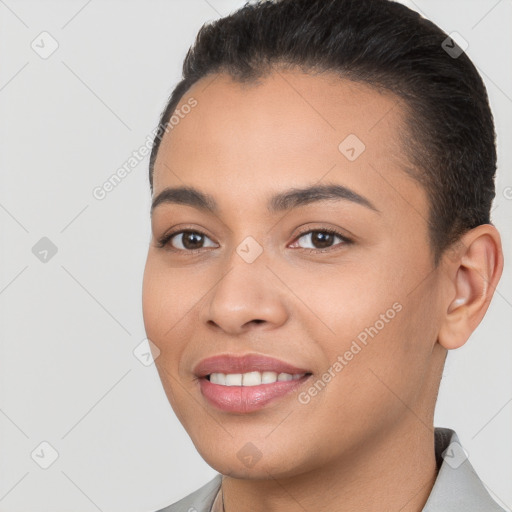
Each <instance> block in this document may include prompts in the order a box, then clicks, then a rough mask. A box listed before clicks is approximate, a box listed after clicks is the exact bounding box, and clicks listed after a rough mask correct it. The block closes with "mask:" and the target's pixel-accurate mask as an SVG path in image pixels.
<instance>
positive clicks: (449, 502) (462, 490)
mask: <svg viewBox="0 0 512 512" xmlns="http://www.w3.org/2000/svg"><path fill="white" fill-rule="evenodd" d="M435 453H436V459H437V462H438V467H439V472H438V475H437V478H436V481H435V483H434V487H433V488H432V491H431V492H430V496H429V498H428V500H427V503H426V504H425V507H424V508H423V511H422V512H454V511H460V510H463V511H464V512H482V511H484V510H485V512H505V511H504V509H502V508H501V507H499V506H498V505H497V503H496V502H495V501H494V500H493V499H492V498H491V496H490V494H489V493H488V492H487V490H486V488H485V486H484V484H483V483H482V481H481V480H480V478H478V476H477V474H476V473H475V470H474V469H473V466H472V465H471V464H470V462H469V460H468V459H467V457H466V454H465V453H464V450H463V449H462V446H461V445H460V442H459V438H458V437H457V434H456V433H455V432H454V431H453V430H451V429H449V428H436V429H435ZM221 480H222V475H221V474H220V473H218V474H217V475H215V477H214V478H213V479H212V480H210V481H209V482H208V483H206V484H205V485H203V486H202V487H201V488H199V489H197V490H196V491H194V492H193V493H191V494H189V495H188V496H186V497H185V498H183V499H182V500H180V501H178V502H176V503H174V504H173V505H170V506H168V507H166V508H163V509H161V510H159V511H158V512H210V510H211V507H212V504H213V501H214V500H215V496H216V495H217V493H218V491H219V489H220V484H221Z"/></svg>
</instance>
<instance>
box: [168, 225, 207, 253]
mask: <svg viewBox="0 0 512 512" xmlns="http://www.w3.org/2000/svg"><path fill="white" fill-rule="evenodd" d="M208 241H209V242H210V243H208ZM168 245H170V249H171V250H173V251H182V252H192V251H196V250H199V249H203V248H204V247H215V244H214V243H213V242H212V241H211V240H210V238H208V237H207V236H206V235H205V234H204V233H201V232H200V231H193V230H190V229H189V230H181V231H175V232H174V233H169V234H167V235H164V236H163V237H162V238H161V239H160V240H159V241H158V247H160V248H163V247H165V246H168Z"/></svg>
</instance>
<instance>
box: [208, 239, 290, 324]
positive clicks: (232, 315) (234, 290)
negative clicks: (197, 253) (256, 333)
mask: <svg viewBox="0 0 512 512" xmlns="http://www.w3.org/2000/svg"><path fill="white" fill-rule="evenodd" d="M267 262H268V258H267V255H266V253H265V252H264V250H263V247H262V246H261V245H260V244H259V243H258V242H257V241H256V240H255V239H254V238H252V237H247V238H246V239H244V240H243V241H242V242H241V243H240V244H239V245H238V246H237V247H235V248H234V250H233V252H232V253H231V255H230V257H229V258H228V259H227V260H226V261H225V265H222V266H221V268H222V276H220V279H219V280H218V282H217V284H216V285H214V287H213V289H212V291H211V293H210V294H209V295H208V300H207V301H206V304H205V307H204V309H203V312H202V321H203V322H204V323H208V322H209V323H211V322H213V323H214V324H216V325H217V326H218V327H220V328H221V329H223V330H225V331H229V332H231V333H236V332H240V331H241V330H243V329H246V328H247V326H248V325H249V324H250V322H253V321H257V322H254V323H258V324H259V323H262V322H265V323H269V324H273V325H274V326H275V325H279V324H281V323H283V322H284V321H286V317H287V312H286V304H285V303H284V300H283V298H284V297H283V294H282V290H281V286H280V283H279V280H277V279H276V278H275V276H273V274H272V272H271V271H270V270H269V269H268V268H267V266H266V265H267Z"/></svg>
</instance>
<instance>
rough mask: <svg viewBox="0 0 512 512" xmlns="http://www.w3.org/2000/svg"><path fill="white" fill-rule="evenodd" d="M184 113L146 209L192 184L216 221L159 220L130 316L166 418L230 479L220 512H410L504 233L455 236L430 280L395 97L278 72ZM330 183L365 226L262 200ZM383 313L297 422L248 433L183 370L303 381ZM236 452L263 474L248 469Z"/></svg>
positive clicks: (297, 410) (327, 209) (178, 213)
mask: <svg viewBox="0 0 512 512" xmlns="http://www.w3.org/2000/svg"><path fill="white" fill-rule="evenodd" d="M190 97H193V98H195V99H196V100H197V106H195V108H193V109H192V110H191V112H190V113H188V114H187V115H186V116H184V117H183V119H181V120H180V122H179V124H177V125H176V126H174V127H173V129H172V130H170V131H169V132H168V133H166V134H165V136H164V138H163V141H162V145H161V147H160V150H159V153H158V157H157V160H156V163H155V171H154V193H153V198H156V197H157V196H158V194H159V193H160V192H161V191H162V190H164V189H165V188H166V187H179V186H190V187H194V188H197V189H198V190H200V191H201V192H203V193H205V194H209V195H210V196H212V197H213V198H214V199H215V201H216V202H217V203H218V206H219V210H218V212H217V213H216V214H212V213H209V212H206V211H202V210H201V209H198V208H195V207H193V206H189V205H185V204H174V203H161V204H160V205H158V206H157V207H156V208H155V209H154V210H153V212H152V218H151V226H152V239H151V244H150V247H149V252H148V257H147V263H146V267H145V272H144V282H143V315H144V323H145V328H146V332H147V335H148V338H149V339H150V340H151V341H152V342H153V343H154V344H155V345H156V346H157V347H158V349H159V351H160V354H159V355H158V357H157V358H156V366H157V369H158V372H159V375H160V378H161V380H162V384H163V386H164V389H165V392H166V395H167V397H168V399H169V402H170V404H171V405H172V407H173V409H174V411H175V413H176V415H177V416H178V418H179V420H180V421H181V423H182V424H183V426H184V428H185V429H186V431H187V432H188V434H189V435H190V437H191V439H192V441H193V443H194V445H195V446H196V448H197V450H198V451H199V453H200V454H201V456H202V457H203V458H204V459H205V461H206V462H207V463H208V464H209V465H210V466H212V467H213V468H214V469H215V470H217V471H219V472H220V473H223V474H224V475H226V476H225V477H224V480H223V484H222V489H223V493H224V503H225V508H226V511H227V512H249V511H250V512H272V511H279V512H292V511H293V512H295V511H304V510H315V511H325V512H327V511H329V512H345V511H353V510H362V511H363V510H364V511H366V512H373V511H375V512H377V511H379V512H382V510H396V511H398V510H400V511H401V512H412V511H420V510H421V509H422V507H423V505H424V504H425V502H426V500H427V498H428V496H429V494H430V491H431V489H432V485H433V483H434V481H435V478H436V465H435V458H434V429H433V414H434V406H435V400H436V396H437V391H438V386H439V382H440V378H441V374H442V368H443V364H444V360H445V356H446V353H447V350H449V349H456V348H458V347H461V346H462V345H464V343H466V341H467V340H468V338H469V336H470V334H471V333H472V332H473V331H474V330H475V328H476V327H477V325H478V324H479V323H480V321H481V320H482V318H483V316H484V314H485V312H486V310H487V308H488V306H489V302H490V300H491V298H492V295H493V292H494V289H495V287H496V285H497V283H498V281H499V278H500V276H501V272H502V268H503V256H502V249H501V242H500V236H499V234H498V232H497V230H496V229H495V228H494V227H493V226H492V225H487V224H486V225H481V226H478V227H477V228H475V229H473V230H471V231H469V232H467V233H466V234H465V235H464V236H463V237H462V238H461V239H460V243H458V244H456V245H455V246H454V247H453V248H452V249H451V250H449V251H447V253H446V254H445V255H444V256H443V258H442V260H441V262H440V263H439V265H438V266H437V267H436V268H434V266H433V257H432V249H431V246H430V241H429V236H428V231H427V222H426V219H427V218H428V199H427V196H426V193H425V191H424V189H423V188H422V187H421V186H420V185H419V184H418V183H417V182H416V181H414V180H413V179H412V178H411V177H410V176H409V175H408V174H406V172H405V168H406V167H411V164H410V162H408V161H407V158H406V157H405V156H404V155H405V153H404V151H403V148H401V147H400V145H399V143H398V140H399V137H398V133H399V130H400V129H404V128H403V119H402V112H403V111H402V108H401V104H400V101H399V99H398V98H397V97H396V96H394V95H393V94H391V93H385V92H379V91H376V90H375V89H373V88H370V87H368V86H366V85H364V84H358V83H353V82H349V81H346V80H341V79H339V78H338V77H336V76H334V75H330V74H327V73H326V74H322V75H319V74H317V75H313V74H305V73H303V72H302V71H300V70H291V69H288V70H284V69H281V70H278V69H276V70H274V71H273V72H272V74H270V75H269V76H267V77H265V78H264V79H262V80H260V81H259V82H258V83H257V84H240V83H236V82H234V81H233V80H232V79H231V78H230V77H229V76H227V75H224V74H216V75H210V76H207V77H205V78H203V79H202V80H200V81H199V82H197V83H196V84H194V86H193V87H192V88H191V89H190V90H189V91H188V92H187V93H186V94H185V96H184V98H182V100H181V101H180V104H179V105H178V109H179V108H180V106H181V105H184V104H185V103H186V102H187V101H188V100H189V98H190ZM349 134H355V135H356V136H357V137H358V138H359V139H360V140H361V141H362V142H363V143H364V145H365V150H364V151H363V152H362V153H361V154H360V155H359V156H358V157H357V158H356V159H355V160H354V161H350V160H349V159H347V158H346V156H345V155H344V154H342V152H341V151H340V150H339V148H338V146H339V144H340V142H342V141H343V140H344V139H345V138H346V137H347V136H348V135H349ZM327 183H328V184H338V185H342V186H344V187H348V188H350V189H351V190H353V191H354V192H356V193H357V194H359V195H361V196H363V197H364V198H366V199H367V200H368V201H369V202H371V204H372V205H373V206H374V207H375V208H376V210H378V211H375V210H373V209H371V208H368V207H366V206H365V205H362V204H358V203H356V202H354V201H350V200H347V199H337V200H324V201H315V202H312V203H309V204H307V205H302V206H299V207H297V208H293V209H291V210H289V211H284V212H279V213H273V214H271V213H270V212H269V211H268V210H267V200H268V198H269V197H271V196H272V195H274V194H277V193H280V192H286V191H288V190H289V189H291V188H303V187H308V186H311V185H321V184H327ZM185 228H186V229H188V230H196V231H198V232H199V233H204V235H205V237H204V238H203V239H201V238H199V243H198V242H197V238H196V239H195V244H196V245H195V247H199V249H198V250H196V251H195V252H192V251H191V250H190V248H191V247H192V248H193V247H194V246H193V245H190V243H189V244H187V239H185V237H183V235H182V234H178V235H176V236H175V237H174V238H172V239H171V241H169V242H168V243H167V245H166V246H165V247H163V248H159V247H158V246H157V241H158V239H160V238H161V237H162V236H163V235H164V234H166V233H170V232H171V231H175V232H179V231H180V229H181V230H184V229H185ZM325 229H334V230H337V231H339V232H340V233H341V234H342V235H343V236H344V237H346V238H348V239H349V240H351V242H346V241H344V240H343V239H342V238H338V236H334V237H333V238H331V240H332V242H331V243H330V244H325V243H324V245H320V244H319V242H318V240H322V239H321V238H320V239H319V238H318V236H313V237H312V234H311V231H315V230H316V231H320V232H322V230H325ZM304 233H307V234H304ZM322 233H323V232H322ZM313 235H314V233H313ZM249 236H250V237H252V238H254V239H255V240H256V241H257V242H258V243H259V244H260V246H261V248H262V249H263V252H262V254H261V255H260V256H259V257H257V258H256V259H255V261H254V262H252V263H247V262H246V261H244V259H243V258H241V257H240V255H239V254H238V253H237V251H236V249H237V247H238V246H239V245H240V244H241V242H242V241H244V240H245V239H246V238H247V237H249ZM324 237H325V234H324ZM201 240H202V241H201ZM323 240H324V241H325V238H323ZM193 241H194V240H193ZM322 247H324V250H323V252H322V250H320V249H321V248H322ZM394 303H399V304H400V305H401V306H402V309H401V311H400V312H398V313H397V314H396V315H395V317H394V318H393V319H392V320H390V321H389V322H387V323H386V324H385V326H384V328H382V329H381V330H379V332H378V334H377V335H376V336H375V337H373V338H371V339H370V340H369V342H368V344H367V346H364V347H363V348H362V350H361V351H360V352H359V353H358V354H357V355H356V356H354V358H353V359H352V360H351V361H350V362H349V363H348V364H347V365H346V366H344V368H343V370H342V371H340V372H338V373H337V374H336V376H335V377H334V378H332V379H331V381H330V382H329V383H328V384H327V385H326V386H325V388H324V389H323V390H321V391H320V392H318V394H317V395H316V396H314V397H312V398H311V400H310V401H309V403H307V404H302V403H300V402H299V400H298V398H297V394H296V393H291V394H289V395H287V396H286V397H282V398H280V399H278V400H276V401H274V402H271V403H270V404H268V405H267V406H266V407H264V408H263V409H261V410H259V411H257V412H253V413H250V414H245V415H244V414H233V413H227V412H224V411H220V410H218V409H216V408H214V407H213V406H211V405H210V404H209V403H208V402H206V400H205V399H204V398H203V397H202V395H201V392H200V388H199V382H198V380H197V378H196V377H195V376H194V373H193V368H194V366H195V365H196V364H197V363H198V362H199V361H200V360H202V359H203V358H206V357H209V356H213V355H217V354H224V353H231V354H237V355H241V354H246V353H253V354H264V355H268V356H272V357H276V358H279V359H283V360H285V361H287V362H289V363H291V364H294V365H296V366H298V367H305V368H309V369H310V371H311V372H312V373H313V375H312V377H311V378H310V379H309V380H310V381H313V382H314V381H316V380H317V379H318V378H321V377H322V375H323V374H324V373H325V372H326V371H327V370H328V368H329V367H332V365H333V363H334V362H335V361H336V360H337V357H338V356H339V355H343V354H344V353H345V351H347V350H348V349H349V348H350V346H351V344H352V342H353V340H354V339H356V338H357V336H358V334H359V333H361V332H362V331H364V329H365V328H368V327H370V326H373V325H375V323H376V321H377V320H379V318H380V315H381V314H384V313H385V312H386V311H387V310H388V309H389V308H391V307H392V305H393V304H394ZM310 385H311V384H306V385H305V387H304V389H302V388H301V390H300V391H304V390H307V388H309V386H310ZM247 443H251V444H250V445H247ZM252 445H254V447H256V448H254V447H253V446H252ZM244 447H245V448H244ZM242 449H243V450H245V451H247V450H249V451H250V450H253V451H254V453H256V452H258V453H259V454H260V455H261V458H260V459H259V460H258V461H257V463H256V464H254V465H252V466H251V467H249V466H248V465H246V464H244V462H243V460H241V458H239V456H237V454H238V453H239V451H240V450H242ZM243 450H242V452H240V453H245V451H243Z"/></svg>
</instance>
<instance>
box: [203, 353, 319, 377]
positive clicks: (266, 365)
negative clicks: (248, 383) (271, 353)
mask: <svg viewBox="0 0 512 512" xmlns="http://www.w3.org/2000/svg"><path fill="white" fill-rule="evenodd" d="M254 371H264V372H276V373H290V374H294V373H295V374H298V373H310V371H309V370H306V369H304V368H299V367H297V366H294V365H292V364H290V363H287V362H286V361H281V360H280V359H275V358H273V357H268V356H264V355H261V354H245V355H242V356H240V355H234V354H220V355H216V356H212V357H208V358H206V359H203V360H201V361H200V362H199V363H198V364H197V365H196V367H195V368H194V373H195V375H196V376H198V377H205V376H206V375H210V374H211V373H225V374H227V373H248V372H254Z"/></svg>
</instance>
